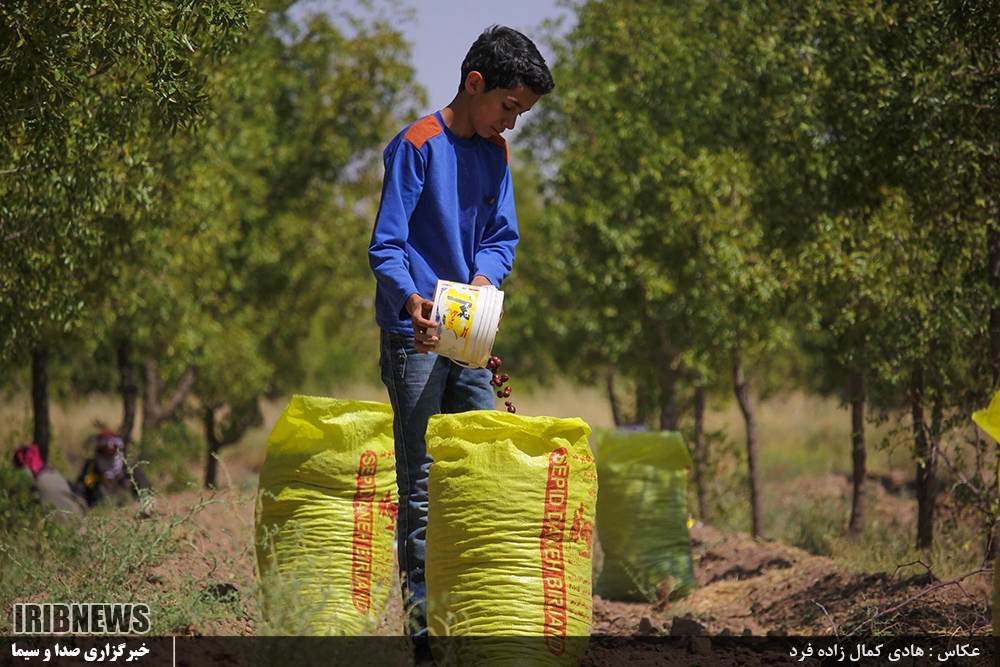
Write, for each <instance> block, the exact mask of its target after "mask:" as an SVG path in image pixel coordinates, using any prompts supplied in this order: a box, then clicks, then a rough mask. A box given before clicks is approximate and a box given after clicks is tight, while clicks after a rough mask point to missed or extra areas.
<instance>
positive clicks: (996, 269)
mask: <svg viewBox="0 0 1000 667" xmlns="http://www.w3.org/2000/svg"><path fill="white" fill-rule="evenodd" d="M989 204H990V217H991V218H992V220H991V221H990V223H989V224H988V225H987V227H986V252H987V262H988V266H989V286H990V290H991V291H992V292H993V296H994V299H998V300H1000V205H998V203H997V201H996V198H995V197H993V196H991V197H990V198H989ZM990 360H991V362H992V364H991V365H992V368H993V388H994V389H997V388H1000V301H998V302H995V303H994V305H993V307H992V308H991V309H990Z"/></svg>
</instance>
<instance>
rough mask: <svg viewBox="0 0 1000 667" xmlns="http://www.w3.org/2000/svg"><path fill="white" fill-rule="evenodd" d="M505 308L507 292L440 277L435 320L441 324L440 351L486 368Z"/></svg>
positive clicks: (475, 365) (435, 292) (467, 364)
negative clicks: (504, 301)
mask: <svg viewBox="0 0 1000 667" xmlns="http://www.w3.org/2000/svg"><path fill="white" fill-rule="evenodd" d="M502 311H503V292H501V291H500V290H498V289H497V288H496V287H493V286H492V285H490V286H485V287H476V286H474V285H464V284H462V283H453V282H450V281H447V280H439V281H438V282H437V286H436V287H435V288H434V309H433V310H432V311H431V319H432V320H435V321H436V322H437V323H438V328H437V332H436V335H437V337H438V344H437V350H436V352H437V353H438V354H440V355H441V356H443V357H448V358H449V359H451V360H452V361H454V362H455V363H457V364H461V365H462V366H466V367H468V368H484V367H485V366H486V362H487V361H489V358H490V353H491V352H492V351H493V340H494V339H495V338H496V335H497V327H498V326H499V325H500V313H501V312H502Z"/></svg>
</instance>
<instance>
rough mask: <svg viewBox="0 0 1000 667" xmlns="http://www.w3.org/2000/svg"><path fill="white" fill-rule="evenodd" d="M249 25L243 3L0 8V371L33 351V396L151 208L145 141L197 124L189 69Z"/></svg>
mask: <svg viewBox="0 0 1000 667" xmlns="http://www.w3.org/2000/svg"><path fill="white" fill-rule="evenodd" d="M249 12H250V4H249V2H246V1H245V0H226V1H224V2H217V3H212V4H209V5H205V4H202V3H190V2H186V3H180V4H177V3H159V4H156V3H154V4H152V5H144V6H142V7H141V8H136V7H134V6H131V5H127V4H120V3H117V2H110V1H105V0H96V1H95V2H88V3H83V4H78V5H75V6H74V7H72V8H68V9H67V8H64V7H61V6H57V5H45V6H36V5H35V4H34V3H28V2H23V1H22V2H17V1H15V2H7V3H4V4H3V5H2V6H0V85H2V87H3V89H4V95H3V96H2V99H0V241H2V243H0V330H2V331H3V332H4V333H5V335H4V336H2V337H0V338H2V341H0V360H2V361H3V362H4V363H17V362H19V361H20V360H22V359H24V358H25V356H27V354H28V352H29V350H34V352H33V357H34V362H33V367H34V368H35V372H36V375H35V381H34V383H35V384H36V385H37V387H36V389H35V392H34V393H35V394H36V395H37V396H41V395H42V394H44V393H46V392H47V387H45V386H44V382H43V380H44V368H43V367H44V364H43V363H42V360H43V359H44V357H45V351H46V350H47V349H48V348H49V347H50V346H51V344H52V342H53V341H54V340H55V339H56V337H57V336H59V335H61V334H62V333H64V332H67V331H69V330H71V329H73V328H74V327H75V326H77V325H78V324H79V321H80V319H81V313H83V312H84V311H85V310H86V309H87V307H88V304H89V303H93V302H94V301H95V300H99V299H100V297H101V291H100V286H101V285H102V284H103V283H104V282H105V280H104V279H105V278H106V269H107V266H108V263H107V261H106V258H107V256H108V255H109V254H112V253H113V252H114V249H116V248H119V247H122V246H124V245H126V244H128V243H130V242H131V241H132V238H131V237H132V232H133V229H134V225H135V219H136V216H137V215H138V213H139V212H141V211H142V210H144V209H145V207H146V206H148V204H149V198H148V197H147V196H146V195H147V192H146V191H145V189H144V185H145V184H146V180H145V179H146V177H147V176H148V165H147V164H146V161H145V149H144V141H143V138H142V133H143V131H144V130H145V129H146V128H147V127H149V126H150V125H151V124H152V125H157V126H160V127H164V128H167V129H169V130H170V131H174V130H176V129H178V128H181V127H183V126H184V125H186V124H188V123H190V122H191V121H192V120H193V119H194V118H196V117H197V116H198V114H199V113H200V111H201V107H202V104H203V101H204V94H203V84H204V74H203V71H202V70H201V69H200V68H199V63H200V62H202V58H203V56H205V55H209V56H216V55H221V54H222V53H224V52H225V51H226V50H227V49H228V48H229V47H230V46H231V45H232V43H233V42H234V40H235V39H237V38H238V36H239V35H240V34H241V33H242V31H243V29H244V27H245V22H246V18H247V15H248V14H249ZM36 405H37V406H38V407H39V408H41V403H39V402H38V400H37V399H36ZM47 418H48V417H47V414H41V413H39V414H38V415H36V422H38V424H36V431H38V433H36V437H42V438H44V437H45V436H44V433H45V432H46V431H47V427H45V428H43V427H42V425H41V423H40V422H42V421H47ZM39 444H40V445H41V446H42V447H43V455H44V454H45V453H47V443H45V442H43V443H39Z"/></svg>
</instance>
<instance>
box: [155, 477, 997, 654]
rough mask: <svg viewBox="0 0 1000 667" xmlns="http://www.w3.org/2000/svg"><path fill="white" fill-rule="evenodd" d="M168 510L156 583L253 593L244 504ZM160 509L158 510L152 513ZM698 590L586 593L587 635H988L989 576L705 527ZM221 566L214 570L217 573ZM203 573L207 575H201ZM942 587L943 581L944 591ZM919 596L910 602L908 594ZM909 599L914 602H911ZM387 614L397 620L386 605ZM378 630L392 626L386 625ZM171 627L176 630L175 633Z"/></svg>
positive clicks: (699, 537)
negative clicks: (849, 558) (178, 543)
mask: <svg viewBox="0 0 1000 667" xmlns="http://www.w3.org/2000/svg"><path fill="white" fill-rule="evenodd" d="M166 501H167V502H166V505H168V506H169V507H170V510H171V511H172V512H174V513H179V512H180V513H184V512H186V511H188V509H187V508H189V507H191V506H192V505H198V506H199V510H198V511H197V512H195V513H194V514H193V515H192V517H191V521H190V522H187V523H186V524H185V526H184V527H183V528H181V529H180V530H182V531H184V532H185V533H186V534H185V535H184V536H183V538H184V539H185V540H186V541H188V542H189V543H190V544H191V545H192V547H194V549H193V553H194V554H197V556H196V557H195V560H199V561H200V560H203V562H188V561H177V562H174V563H172V564H171V567H175V568H179V569H183V570H184V572H177V573H173V574H174V575H175V576H170V575H171V573H169V572H165V573H163V576H164V579H165V580H166V581H171V580H180V579H182V578H183V576H190V575H191V574H193V573H204V574H206V575H209V577H208V578H209V579H211V580H212V581H213V583H220V584H232V585H234V586H236V587H237V588H239V589H247V590H249V589H251V588H252V587H253V576H254V575H253V548H252V545H253V499H252V496H250V495H247V494H246V493H243V494H237V493H235V492H230V491H222V492H219V493H218V494H216V495H214V496H210V498H209V499H206V498H205V497H204V496H203V495H202V494H201V493H195V492H188V493H184V494H180V495H176V496H170V497H168V498H167V499H166ZM162 509H163V510H165V509H166V507H164V508H162ZM691 537H692V545H693V548H692V550H693V556H694V565H695V578H696V580H697V583H698V588H697V589H696V590H695V591H694V592H693V593H692V594H691V595H689V596H688V597H686V598H684V599H682V600H679V601H676V602H670V603H664V602H658V601H653V602H650V603H634V602H617V601H611V600H603V599H601V598H600V597H597V596H595V597H594V623H593V634H595V635H608V636H615V637H627V636H656V635H669V634H671V633H673V634H685V635H699V634H702V635H723V636H724V635H744V634H749V635H754V636H764V635H768V634H771V635H785V634H787V635H835V634H836V635H839V636H844V635H846V634H849V633H852V632H854V633H855V634H859V635H868V634H873V633H884V634H892V635H903V634H920V635H927V634H933V635H939V634H955V635H964V636H968V635H984V636H985V635H988V634H989V633H990V628H991V624H990V606H989V604H990V599H991V592H992V583H993V582H992V577H991V576H989V575H987V574H980V575H977V576H973V577H969V578H968V579H965V580H964V581H962V582H959V583H957V584H950V583H947V582H939V581H935V580H934V579H933V578H932V577H930V576H929V575H928V574H923V575H918V576H911V577H909V578H899V577H895V578H894V577H892V576H890V575H887V574H883V573H876V574H870V573H869V574H865V573H862V574H856V573H851V572H849V571H848V570H846V569H845V568H844V567H842V566H841V565H839V564H838V563H837V562H835V561H833V560H831V559H829V558H823V557H819V556H813V555H811V554H809V553H807V552H805V551H802V550H801V549H796V548H794V547H790V546H787V545H785V544H782V543H780V542H773V541H757V540H754V539H753V538H752V537H750V536H749V535H747V534H745V533H736V532H726V531H721V530H718V529H715V528H713V527H710V526H702V525H696V526H694V527H693V528H692V529H691ZM220 565H221V567H220ZM209 573H211V574H209ZM945 584H947V585H945ZM917 596H919V597H917ZM914 598H916V599H914ZM391 613H392V614H394V615H399V616H400V618H401V614H400V612H399V609H398V606H396V605H394V606H393V609H392V610H391ZM253 625H254V624H253V621H249V622H248V621H247V620H243V621H239V622H236V621H234V625H233V626H232V627H226V625H225V624H223V625H222V626H221V627H218V626H217V627H212V628H207V627H206V628H194V627H192V628H187V629H184V631H185V632H186V633H190V634H241V633H244V634H253V633H254V627H253ZM385 627H386V632H387V633H389V634H393V633H394V631H393V630H392V628H394V627H401V621H400V623H399V624H397V623H395V621H394V619H392V618H388V619H386V626H385ZM179 630H180V629H179Z"/></svg>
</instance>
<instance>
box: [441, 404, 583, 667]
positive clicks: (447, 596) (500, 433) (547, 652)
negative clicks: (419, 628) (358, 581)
mask: <svg viewBox="0 0 1000 667" xmlns="http://www.w3.org/2000/svg"><path fill="white" fill-rule="evenodd" d="M589 435H590V427H589V426H588V425H587V424H586V423H585V422H584V421H583V420H580V419H557V418H554V417H522V416H516V415H512V414H506V413H501V412H499V411H493V410H484V411H474V412H465V413H461V414H455V415H438V416H435V417H432V418H431V419H430V423H429V424H428V428H427V448H428V452H429V453H430V455H431V457H432V458H433V459H434V463H433V464H432V465H431V469H430V480H429V500H430V502H429V515H428V524H427V565H426V573H425V574H426V581H427V618H428V629H429V633H430V635H431V637H432V640H431V641H432V647H433V648H434V651H435V657H436V658H437V660H438V664H476V665H489V664H504V665H507V664H518V665H522V664H523V665H575V664H578V663H579V661H580V659H581V658H582V656H583V653H584V652H585V651H586V648H587V643H588V641H589V636H590V630H591V622H592V612H593V603H592V597H591V558H592V551H593V526H594V524H593V521H594V510H595V504H596V500H597V471H596V469H595V467H594V459H593V456H592V454H591V451H590V446H589V444H588V440H587V437H588V436H589ZM484 635H489V636H492V637H490V638H483V637H482V636H484ZM497 636H505V637H507V638H510V639H508V640H504V639H500V638H497ZM443 637H452V639H451V640H441V639H438V638H443ZM475 637H479V639H476V638H475ZM462 638H464V640H463V639H462Z"/></svg>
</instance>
